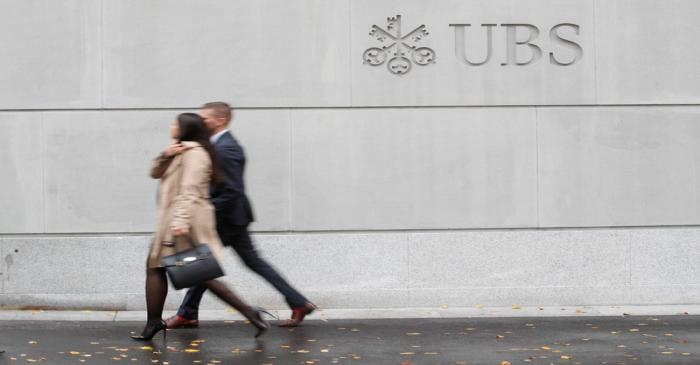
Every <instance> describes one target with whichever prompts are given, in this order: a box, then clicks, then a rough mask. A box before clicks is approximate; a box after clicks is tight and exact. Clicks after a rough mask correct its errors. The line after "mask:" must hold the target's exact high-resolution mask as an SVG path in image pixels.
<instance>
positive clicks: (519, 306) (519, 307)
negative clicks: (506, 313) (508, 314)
mask: <svg viewBox="0 0 700 365" xmlns="http://www.w3.org/2000/svg"><path fill="white" fill-rule="evenodd" d="M511 308H513V309H522V308H523V307H522V306H521V305H520V304H513V305H512V306H511Z"/></svg>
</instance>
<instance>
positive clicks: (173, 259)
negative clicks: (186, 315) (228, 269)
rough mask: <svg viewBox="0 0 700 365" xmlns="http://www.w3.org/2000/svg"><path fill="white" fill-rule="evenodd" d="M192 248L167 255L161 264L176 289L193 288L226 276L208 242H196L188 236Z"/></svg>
mask: <svg viewBox="0 0 700 365" xmlns="http://www.w3.org/2000/svg"><path fill="white" fill-rule="evenodd" d="M188 240H189V242H190V243H191V244H192V248H190V249H188V250H185V251H181V252H178V253H176V254H174V255H170V256H165V257H163V258H162V260H161V265H162V266H163V267H165V271H166V272H167V273H168V277H170V282H172V283H173V286H174V287H175V289H178V290H179V289H183V288H191V287H193V286H197V285H199V284H203V283H204V282H206V281H209V280H213V279H216V278H219V277H222V276H224V271H223V270H222V269H221V266H220V265H219V262H218V261H216V258H215V257H214V254H213V253H212V252H211V250H210V249H209V246H207V244H205V243H203V244H199V245H198V244H195V243H194V242H192V239H190V238H188Z"/></svg>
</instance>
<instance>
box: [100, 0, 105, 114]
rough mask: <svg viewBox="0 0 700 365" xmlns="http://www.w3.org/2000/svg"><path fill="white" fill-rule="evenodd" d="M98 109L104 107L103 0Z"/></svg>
mask: <svg viewBox="0 0 700 365" xmlns="http://www.w3.org/2000/svg"><path fill="white" fill-rule="evenodd" d="M99 6H100V28H99V29H100V109H104V107H105V52H104V21H105V17H104V0H100V2H99Z"/></svg>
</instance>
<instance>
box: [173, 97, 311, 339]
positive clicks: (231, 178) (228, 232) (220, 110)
mask: <svg viewBox="0 0 700 365" xmlns="http://www.w3.org/2000/svg"><path fill="white" fill-rule="evenodd" d="M200 115H201V116H202V118H204V121H205V123H206V124H207V128H208V129H209V131H210V132H211V141H212V144H213V145H214V148H215V149H216V154H217V157H218V161H217V162H218V168H219V170H220V172H221V180H222V181H221V182H220V183H218V184H213V185H212V186H211V189H210V195H211V202H212V204H213V205H214V208H215V209H216V228H217V231H218V233H219V236H220V237H221V242H222V243H223V244H224V246H231V247H233V249H234V250H235V251H236V253H237V254H238V255H239V256H240V258H241V259H242V260H243V262H244V263H245V264H246V266H248V268H249V269H251V270H253V271H254V272H255V273H257V274H258V275H260V276H262V277H263V278H264V279H265V280H267V281H268V282H269V283H270V284H272V286H274V287H275V289H277V290H278V291H279V292H280V293H282V295H284V297H285V300H286V301H287V304H288V305H289V307H290V308H291V309H292V318H291V319H290V320H287V321H284V322H282V323H281V324H280V327H296V326H298V325H299V324H300V323H301V322H302V321H303V320H304V317H305V316H307V315H309V314H311V312H313V311H314V310H315V309H316V306H315V305H314V304H313V303H311V302H310V301H309V300H307V299H306V298H305V297H304V296H303V295H301V293H299V292H298V291H297V290H296V289H294V288H293V287H292V286H291V285H289V283H287V281H286V280H285V279H284V278H283V277H282V276H281V275H280V274H278V273H277V271H276V270H275V269H274V268H272V267H271V266H270V265H269V264H268V263H267V262H266V261H265V260H263V259H262V258H261V257H260V255H259V254H258V252H257V251H256V249H255V246H253V242H252V241H251V239H250V234H249V233H248V225H249V224H250V223H251V222H253V211H252V208H251V206H250V202H249V201H248V198H247V197H246V194H245V186H244V183H243V170H244V168H245V162H246V160H245V154H244V153H243V148H242V147H241V146H240V145H239V144H238V142H237V141H236V139H235V138H234V137H233V135H232V134H231V132H229V130H228V125H229V123H230V121H231V107H230V106H229V105H228V104H226V103H224V102H212V103H207V104H204V106H202V108H201V111H200ZM173 149H175V150H178V149H179V146H174V147H173ZM205 291H206V288H204V287H194V288H190V289H189V290H188V291H187V295H186V296H185V299H184V300H183V302H182V304H181V305H180V309H179V310H178V313H177V315H175V316H173V317H171V318H168V319H167V320H166V324H167V326H168V328H179V327H197V326H199V320H198V312H199V303H200V301H201V300H202V296H203V295H204V292H205Z"/></svg>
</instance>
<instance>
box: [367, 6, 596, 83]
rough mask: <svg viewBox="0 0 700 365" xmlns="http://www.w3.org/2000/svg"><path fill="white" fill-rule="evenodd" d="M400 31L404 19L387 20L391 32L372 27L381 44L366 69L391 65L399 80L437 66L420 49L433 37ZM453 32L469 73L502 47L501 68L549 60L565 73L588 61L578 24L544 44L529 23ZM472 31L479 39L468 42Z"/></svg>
mask: <svg viewBox="0 0 700 365" xmlns="http://www.w3.org/2000/svg"><path fill="white" fill-rule="evenodd" d="M401 26H402V24H401V15H397V16H395V17H390V18H387V26H386V29H384V28H381V27H379V26H377V25H373V26H372V28H371V31H370V33H369V35H370V36H371V37H374V38H376V39H377V40H378V41H379V42H380V43H381V44H380V46H379V47H371V48H368V49H367V50H365V51H364V53H363V54H362V60H363V63H364V64H367V65H370V66H381V65H383V64H384V63H386V64H387V69H388V70H389V72H391V73H392V74H394V75H404V74H406V73H408V72H409V71H411V68H412V64H416V65H419V66H427V65H429V64H432V63H435V56H436V54H435V51H434V50H433V49H432V48H428V47H419V45H420V43H421V42H422V41H423V39H424V38H425V37H427V36H428V34H429V33H428V29H427V28H426V26H425V25H420V26H418V27H416V28H414V29H413V30H411V31H410V32H407V33H405V35H404V33H403V32H402V29H401ZM449 27H450V28H453V29H454V50H455V57H456V60H457V61H458V62H460V63H463V64H465V65H467V66H470V67H479V66H483V65H486V64H488V63H489V62H491V61H492V59H493V58H494V47H497V46H498V47H504V48H505V52H504V53H503V55H504V59H503V60H500V65H501V66H516V67H519V66H520V67H521V66H528V65H532V64H534V63H537V62H539V61H540V60H541V59H542V58H543V56H544V55H545V54H547V56H548V58H549V63H550V64H551V65H554V66H562V67H565V66H571V65H574V64H576V63H577V62H579V61H580V60H581V58H583V47H581V45H580V43H579V41H578V40H577V38H578V36H579V35H580V33H581V27H580V26H579V25H577V24H573V23H560V24H557V25H554V26H553V27H551V28H550V29H548V36H549V37H548V38H549V39H548V41H547V40H542V39H541V38H540V33H541V29H540V27H538V26H536V25H533V24H527V23H505V24H481V29H478V30H471V27H472V25H471V24H449ZM468 30H469V31H471V32H478V34H477V33H475V34H474V35H472V36H471V37H467V31H468ZM496 31H500V32H501V33H502V36H500V37H498V38H496V37H494V33H495V32H496ZM478 37H484V38H485V42H475V41H474V40H475V38H478ZM477 43H478V44H477ZM481 47H483V48H481ZM479 48H481V49H479Z"/></svg>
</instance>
